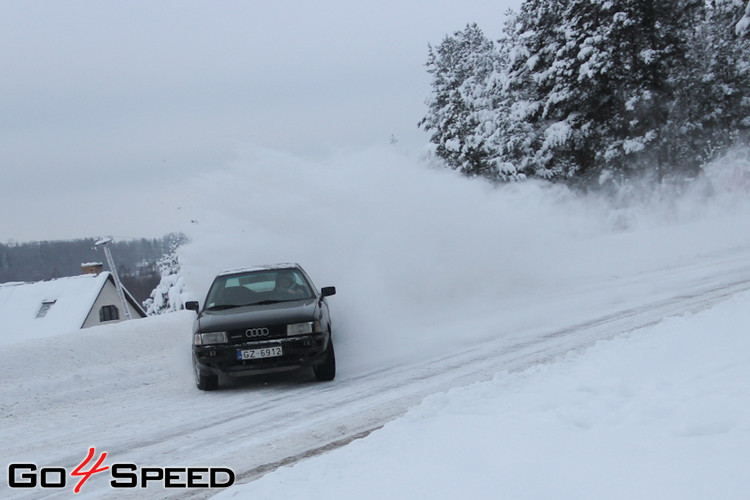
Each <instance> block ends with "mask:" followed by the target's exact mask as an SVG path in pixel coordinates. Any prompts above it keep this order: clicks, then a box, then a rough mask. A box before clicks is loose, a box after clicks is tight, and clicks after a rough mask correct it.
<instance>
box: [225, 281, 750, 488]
mask: <svg viewBox="0 0 750 500" xmlns="http://www.w3.org/2000/svg"><path fill="white" fill-rule="evenodd" d="M748 303H750V294H749V293H744V294H741V295H738V296H735V297H733V298H732V299H730V300H728V301H727V302H724V303H722V304H720V305H718V306H715V307H714V308H712V309H710V310H707V311H704V312H701V313H698V314H695V315H693V316H685V317H676V318H671V319H668V320H666V321H664V322H662V323H661V324H659V325H657V326H654V327H651V328H646V329H642V330H639V331H635V332H633V333H632V334H631V335H629V336H627V337H621V338H618V339H616V340H612V341H607V342H600V343H599V344H597V345H596V346H595V347H594V348H592V349H590V350H588V351H587V352H584V353H578V354H570V355H569V356H568V357H567V359H564V360H558V361H557V362H555V363H553V364H548V365H541V366H537V367H535V368H533V369H530V370H526V371H523V372H521V373H501V374H498V375H497V376H496V377H495V378H494V380H492V381H491V382H486V383H478V384H475V385H473V386H470V387H466V388H461V389H454V390H452V391H450V392H449V393H446V394H437V395H434V396H431V397H429V398H427V399H426V400H425V401H424V402H423V403H422V404H421V405H420V406H419V407H417V408H415V409H413V410H412V411H410V412H409V413H408V414H407V415H406V416H405V417H403V418H401V419H398V420H396V421H393V422H391V423H389V424H387V425H386V426H385V427H384V428H383V429H381V430H379V431H376V432H374V433H372V434H371V435H370V436H368V437H367V438H365V439H362V440H359V441H355V442H353V443H351V444H350V445H348V446H345V447H343V448H340V449H337V450H335V451H332V452H329V453H327V454H324V455H321V456H318V457H315V458H313V459H310V460H306V461H303V462H300V463H298V464H296V465H294V466H292V467H284V468H281V469H278V470H276V471H275V472H273V473H270V474H268V475H266V476H264V477H262V478H261V479H259V480H257V481H255V482H252V483H249V484H247V485H242V486H236V487H233V488H232V489H230V490H227V491H226V492H224V493H222V494H220V495H218V496H217V497H216V498H221V499H224V498H254V499H264V498H268V499H271V498H279V497H283V498H300V499H303V498H309V496H310V492H311V491H315V492H325V496H326V497H327V498H341V499H345V498H346V499H349V498H362V499H367V498H372V499H381V498H488V499H489V498H513V499H524V498H529V499H538V498H570V499H583V498H591V499H600V498H610V499H615V498H622V499H632V498H642V499H663V498H680V499H705V498H722V499H740V498H747V494H748V492H749V491H750V476H749V475H748V474H747V471H748V467H749V466H750V462H749V459H748V454H747V450H749V449H750V422H748V419H747V415H750V400H749V399H748V398H747V394H749V393H750V336H748V335H747V332H748V325H750V308H749V307H748Z"/></svg>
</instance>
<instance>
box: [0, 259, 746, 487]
mask: <svg viewBox="0 0 750 500" xmlns="http://www.w3.org/2000/svg"><path fill="white" fill-rule="evenodd" d="M748 262H750V248H735V249H732V250H723V251H721V252H718V253H716V254H713V255H702V256H696V258H695V259H693V260H692V261H690V262H685V263H682V264H681V265H679V266H671V267H669V268H662V269H659V270H657V271H652V272H646V273H642V274H639V275H636V276H629V277H628V278H627V279H622V278H616V279H612V280H610V281H608V282H600V283H598V284H592V283H589V284H588V285H587V286H585V287H581V288H580V289H578V290H576V291H575V292H573V291H571V290H566V294H565V295H560V294H555V293H551V294H550V295H549V296H548V297H545V298H544V301H545V302H544V303H545V311H546V312H545V313H544V314H540V313H539V310H538V304H539V302H538V300H540V298H539V297H537V299H538V300H537V301H534V302H533V303H530V304H529V305H528V307H526V308H524V307H521V306H519V305H518V304H516V306H515V307H514V309H513V310H509V309H504V310H501V311H498V314H501V315H502V317H503V321H502V322H501V323H498V327H497V330H496V332H497V334H496V335H494V336H488V337H487V338H484V339H481V340H477V339H476V338H475V339H474V340H472V341H471V342H470V343H468V344H466V345H465V346H463V347H461V348H456V347H455V345H453V344H450V343H447V344H446V347H445V349H443V350H442V352H440V349H439V348H438V349H431V350H430V351H429V354H424V355H419V353H415V352H413V351H412V353H411V359H410V360H409V361H408V362H399V363H391V364H390V365H389V366H383V367H382V368H379V369H370V368H364V369H361V370H359V369H357V367H356V362H355V360H347V361H348V362H346V361H345V362H344V363H342V366H343V367H344V368H343V369H342V370H340V372H339V375H338V377H337V378H336V380H335V381H334V382H332V383H316V382H314V381H313V380H312V377H311V376H290V375H285V376H276V377H265V378H257V379H248V380H245V381H239V382H237V383H235V384H233V385H234V386H233V387H229V388H227V389H225V390H219V391H216V392H210V393H203V392H200V391H198V390H197V389H196V388H195V386H194V383H193V380H192V376H191V369H190V347H189V337H190V335H189V332H190V327H191V322H192V319H193V315H192V313H189V312H180V313H175V314H172V315H166V316H162V317H156V318H149V319H145V320H140V321H137V322H130V323H120V324H117V325H112V326H108V327H100V328H96V329H90V330H86V331H82V332H75V333H73V334H67V335H60V336H57V337H53V338H50V339H43V340H34V341H30V342H22V343H16V344H12V345H9V346H6V348H5V349H4V350H3V351H2V353H1V354H0V363H1V366H3V368H4V370H5V371H6V373H7V374H8V376H6V377H3V379H2V381H1V382H0V401H2V403H1V407H0V411H1V412H2V413H0V419H1V420H2V426H1V427H0V443H2V445H1V448H0V449H1V450H2V453H1V455H2V457H3V458H4V459H5V461H6V462H8V463H9V462H33V463H36V464H37V465H39V466H40V467H41V466H62V467H65V468H66V469H68V470H72V468H73V467H75V466H76V465H77V464H79V463H80V462H81V461H82V460H83V458H84V457H85V455H86V452H87V450H88V449H89V447H95V448H96V450H97V453H99V452H103V451H106V452H107V453H108V456H109V460H112V461H114V462H133V463H136V464H139V465H141V466H222V467H230V468H232V469H233V470H234V472H235V474H236V476H237V482H238V483H241V482H244V481H247V480H251V479H253V478H256V477H258V476H260V475H262V474H264V473H265V472H267V471H269V470H271V469H273V468H275V467H277V466H278V465H281V464H285V463H290V462H293V461H296V460H299V459H301V458H304V457H306V456H310V455H311V454H315V453H319V452H321V451H324V450H326V449H329V448H331V447H334V446H339V445H341V444H345V443H346V442H348V441H350V440H351V439H355V438H357V437H359V436H362V435H365V434H367V433H369V432H370V431H372V430H373V429H376V428H378V427H380V426H382V425H383V424H384V423H385V422H387V421H389V420H391V419H393V418H394V417H396V416H398V415H400V414H402V413H404V412H405V411H406V410H407V409H408V408H409V407H411V406H413V405H415V404H416V403H418V402H419V401H420V400H421V399H422V398H424V397H425V396H426V395H429V394H432V393H435V392H438V391H444V390H447V389H449V388H451V387H454V386H460V385H466V384H469V383H472V382H475V381H481V380H488V379H491V378H492V377H493V375H495V374H496V373H497V372H500V371H504V370H510V371H514V370H521V369H525V368H527V367H529V366H532V365H534V364H538V363H543V362H546V361H549V360H552V359H555V357H556V356H559V355H561V354H564V353H566V352H568V351H570V350H575V349H580V348H584V347H587V346H590V345H592V344H593V343H594V342H596V341H597V340H600V339H604V338H611V337H613V336H616V335H618V334H622V333H624V332H628V331H631V330H633V329H635V328H638V327H642V326H645V325H649V324H652V323H654V322H658V321H660V320H661V319H663V318H664V317H667V316H673V315H679V314H681V313H685V312H692V311H696V310H700V309H702V308H705V307H708V306H710V305H712V304H714V303H716V302H717V301H720V300H722V299H724V298H726V297H728V296H730V295H732V294H734V293H737V292H739V291H742V290H746V289H749V288H750V266H748V265H747V263H748ZM613 298H616V301H613ZM574 305H577V306H574ZM556 311H557V312H558V313H559V314H556V313H555V312H556ZM562 311H565V313H564V314H562ZM492 319H493V318H491V317H487V316H485V317H484V320H483V321H488V320H489V321H490V322H491V320H492ZM495 319H497V318H495ZM467 324H469V325H472V326H473V327H479V326H480V325H481V324H482V321H478V320H477V319H472V320H471V321H469V322H468V323H467ZM500 324H502V325H503V326H502V327H501V326H499V325H500ZM507 325H516V326H514V327H513V328H512V329H510V330H509V329H508V327H507ZM449 328H458V327H457V326H456V325H449ZM488 328H489V330H488V331H491V330H492V329H491V327H488ZM456 331H458V330H456ZM341 333H342V334H346V335H348V336H351V335H352V332H341ZM441 338H443V335H442V334H441V335H437V336H436V339H438V341H439V339H441ZM393 347H394V349H395V348H398V346H393ZM342 351H343V353H346V352H347V350H346V349H343V350H342ZM350 351H351V349H350ZM435 352H438V353H439V354H437V355H434V353H435ZM345 355H346V354H344V356H345ZM3 474H4V476H3V478H2V483H3V484H7V483H6V480H7V479H6V477H5V476H6V475H7V470H4V471H3ZM99 476H101V477H97V476H93V477H92V478H91V480H89V481H88V482H87V483H86V485H85V487H84V490H83V491H82V493H84V494H86V495H97V494H99V495H100V494H104V493H106V492H111V490H110V489H109V484H108V481H109V478H108V477H105V475H104V474H100V475H99ZM71 487H72V485H69V487H68V489H66V490H62V492H63V493H62V494H69V493H70V491H69V489H70V488H71ZM47 491H53V492H54V491H55V490H47ZM173 491H174V495H175V496H184V495H185V493H186V491H185V490H173ZM147 492H149V493H151V494H152V495H153V496H155V497H156V496H158V497H163V496H166V495H168V494H171V493H172V491H170V490H162V489H161V488H157V489H155V490H154V489H152V490H147ZM157 492H158V493H157ZM11 493H12V496H21V497H22V496H24V494H26V495H28V496H35V497H36V496H39V494H40V490H38V489H37V490H27V491H24V490H12V491H11ZM57 493H58V494H59V493H61V492H60V491H58V492H57ZM190 493H191V494H192V495H193V496H196V497H201V496H209V494H210V493H209V492H208V491H206V490H190ZM140 494H143V491H141V492H140Z"/></svg>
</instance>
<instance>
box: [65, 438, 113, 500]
mask: <svg viewBox="0 0 750 500" xmlns="http://www.w3.org/2000/svg"><path fill="white" fill-rule="evenodd" d="M94 452H95V449H94V448H89V454H88V455H86V458H85V459H84V460H83V462H81V463H80V464H78V467H76V468H75V469H74V470H73V472H71V473H70V475H71V476H81V479H80V481H78V484H77V485H76V487H75V489H74V490H73V493H78V492H80V491H81V486H83V483H85V482H86V481H87V480H88V478H90V477H91V476H93V475H94V474H96V473H98V472H104V471H105V470H107V469H109V466H104V467H99V466H100V465H102V462H104V459H105V458H106V457H107V452H106V451H105V452H103V453H102V454H101V455H100V456H99V459H98V460H97V461H96V464H94V466H93V467H92V468H90V469H89V470H82V469H83V468H84V467H86V466H87V465H88V464H89V462H90V461H91V459H92V458H93V457H94Z"/></svg>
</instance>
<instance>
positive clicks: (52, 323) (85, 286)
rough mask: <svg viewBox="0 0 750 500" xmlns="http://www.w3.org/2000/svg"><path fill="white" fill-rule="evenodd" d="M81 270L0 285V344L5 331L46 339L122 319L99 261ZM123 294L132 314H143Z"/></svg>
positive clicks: (123, 314)
mask: <svg viewBox="0 0 750 500" xmlns="http://www.w3.org/2000/svg"><path fill="white" fill-rule="evenodd" d="M81 269H82V271H83V274H81V275H79V276H72V277H67V278H57V279H53V280H48V281H38V282H35V283H22V282H12V283H2V284H0V343H2V337H5V336H6V335H8V336H12V337H14V338H19V337H23V338H33V337H47V336H51V335H55V334H58V333H65V332H69V331H73V330H78V329H81V328H89V327H91V326H96V325H101V324H106V323H114V322H118V321H122V320H124V319H126V318H127V317H128V316H127V314H126V312H125V311H124V309H123V304H122V301H121V300H120V297H119V295H118V293H117V287H116V285H115V279H114V277H113V276H112V274H111V273H110V272H106V271H104V272H103V271H102V264H100V263H98V262H94V263H86V264H82V265H81ZM123 292H124V296H125V299H126V302H127V307H128V312H129V314H130V318H133V319H135V318H144V317H145V316H146V313H145V312H144V311H143V308H142V307H141V306H140V304H138V301H136V300H135V299H134V298H133V296H132V295H131V294H130V293H129V292H128V291H127V290H125V289H123Z"/></svg>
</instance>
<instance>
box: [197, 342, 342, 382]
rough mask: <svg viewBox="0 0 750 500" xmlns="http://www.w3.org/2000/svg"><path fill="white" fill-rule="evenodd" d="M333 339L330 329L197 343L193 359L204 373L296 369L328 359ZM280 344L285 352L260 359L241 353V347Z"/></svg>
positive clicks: (237, 374)
mask: <svg viewBox="0 0 750 500" xmlns="http://www.w3.org/2000/svg"><path fill="white" fill-rule="evenodd" d="M329 339H330V335H329V334H328V333H327V332H326V333H319V334H314V335H301V336H298V337H291V338H282V339H273V340H263V341H257V342H245V343H241V344H212V345H205V346H200V345H194V346H193V361H194V362H195V363H196V365H197V366H198V367H199V369H200V371H201V372H203V373H206V374H208V373H211V374H216V375H218V374H219V373H225V374H227V375H230V376H237V377H241V376H245V375H259V374H262V373H271V372H279V371H287V370H294V369H297V368H301V367H303V366H315V365H318V364H320V363H322V362H323V361H325V358H326V348H327V347H328V342H329ZM279 346H280V347H281V349H282V355H281V356H274V357H268V358H258V359H238V356H237V352H238V351H243V350H250V349H267V348H272V347H279Z"/></svg>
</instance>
